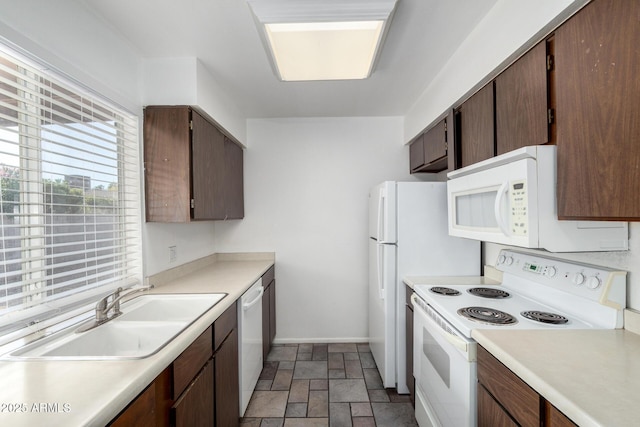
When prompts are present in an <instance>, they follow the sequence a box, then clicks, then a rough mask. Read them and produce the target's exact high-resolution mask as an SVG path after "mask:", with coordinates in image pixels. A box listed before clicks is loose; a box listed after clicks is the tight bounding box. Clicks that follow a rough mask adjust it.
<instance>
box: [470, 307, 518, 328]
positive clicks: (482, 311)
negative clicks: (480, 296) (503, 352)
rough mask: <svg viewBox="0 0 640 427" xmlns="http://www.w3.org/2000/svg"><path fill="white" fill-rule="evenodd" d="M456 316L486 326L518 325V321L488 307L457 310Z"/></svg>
mask: <svg viewBox="0 0 640 427" xmlns="http://www.w3.org/2000/svg"><path fill="white" fill-rule="evenodd" d="M458 314H459V315H460V316H462V317H466V318H467V319H469V320H473V321H474V322H480V323H485V324H487V325H498V326H509V325H514V324H516V323H518V320H517V319H516V318H515V317H513V316H512V315H510V314H509V313H505V312H504V311H500V310H496V309H494V308H488V307H464V308H461V309H459V310H458Z"/></svg>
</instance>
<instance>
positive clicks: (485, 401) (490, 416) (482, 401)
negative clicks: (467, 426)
mask: <svg viewBox="0 0 640 427" xmlns="http://www.w3.org/2000/svg"><path fill="white" fill-rule="evenodd" d="M478 426H487V427H488V426H491V427H517V426H518V424H517V423H516V422H515V421H513V420H512V419H511V417H510V416H509V414H508V413H507V412H506V411H505V410H504V409H503V408H502V406H500V404H499V403H498V402H496V401H495V400H494V398H493V397H492V396H491V394H490V393H489V392H488V391H487V389H486V388H484V387H483V386H482V385H480V384H478Z"/></svg>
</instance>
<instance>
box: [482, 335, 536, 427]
mask: <svg viewBox="0 0 640 427" xmlns="http://www.w3.org/2000/svg"><path fill="white" fill-rule="evenodd" d="M478 381H479V383H480V384H481V385H482V386H483V387H484V388H486V389H487V391H488V392H489V393H490V394H491V395H492V396H494V398H495V399H496V401H498V402H499V403H500V406H502V407H503V408H504V410H505V411H507V412H508V413H509V414H510V416H511V417H512V418H513V419H514V420H516V421H517V422H518V424H519V425H521V426H523V427H538V426H540V395H539V394H538V393H537V392H536V391H535V390H534V389H532V388H531V387H529V386H528V385H527V384H526V383H525V382H524V381H522V380H521V379H520V378H518V376H517V375H515V374H514V373H513V372H511V371H510V370H509V369H508V368H507V367H506V366H504V365H503V364H502V363H500V361H498V359H496V358H495V357H493V356H492V355H491V354H490V353H489V352H488V351H487V350H485V349H484V348H482V347H480V346H478Z"/></svg>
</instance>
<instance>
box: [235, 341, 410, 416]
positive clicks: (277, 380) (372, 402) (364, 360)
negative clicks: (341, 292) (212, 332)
mask: <svg viewBox="0 0 640 427" xmlns="http://www.w3.org/2000/svg"><path fill="white" fill-rule="evenodd" d="M240 425H241V426H242V427H328V426H331V427H369V426H377V427H402V426H417V425H418V424H417V423H416V420H415V417H414V410H413V406H411V402H410V401H409V396H408V395H399V394H397V393H396V391H395V390H385V388H384V387H383V386H382V380H381V379H380V374H379V373H378V369H377V368H376V364H375V362H374V360H373V356H372V355H371V350H370V349H369V346H368V345H367V344H287V345H274V346H273V347H272V349H271V352H270V353H269V355H268V357H267V360H266V361H265V363H264V369H263V370H262V373H261V375H260V379H259V380H258V385H257V386H256V389H255V391H254V392H253V395H252V396H251V400H250V402H249V406H248V407H247V410H246V412H245V416H244V418H243V419H242V420H241V422H240Z"/></svg>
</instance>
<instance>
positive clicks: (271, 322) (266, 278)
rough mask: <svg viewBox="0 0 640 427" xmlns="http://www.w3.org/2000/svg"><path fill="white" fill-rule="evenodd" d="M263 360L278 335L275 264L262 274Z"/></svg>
mask: <svg viewBox="0 0 640 427" xmlns="http://www.w3.org/2000/svg"><path fill="white" fill-rule="evenodd" d="M262 286H264V294H263V295H262V360H263V361H264V360H267V355H268V354H269V350H271V343H273V339H274V338H275V337H276V280H275V266H271V268H269V270H267V272H266V273H264V274H263V275H262Z"/></svg>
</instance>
